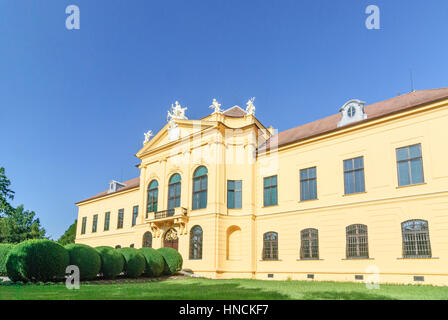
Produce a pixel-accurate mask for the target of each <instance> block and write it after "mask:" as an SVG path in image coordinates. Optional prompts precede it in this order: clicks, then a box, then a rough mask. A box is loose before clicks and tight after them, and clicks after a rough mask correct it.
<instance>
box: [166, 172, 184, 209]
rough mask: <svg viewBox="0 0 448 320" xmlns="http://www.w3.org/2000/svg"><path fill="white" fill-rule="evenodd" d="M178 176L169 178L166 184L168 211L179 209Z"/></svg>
mask: <svg viewBox="0 0 448 320" xmlns="http://www.w3.org/2000/svg"><path fill="white" fill-rule="evenodd" d="M180 181H181V178H180V174H178V173H175V174H173V175H172V176H171V178H170V181H169V184H168V209H174V208H177V207H180Z"/></svg>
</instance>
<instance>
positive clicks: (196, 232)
mask: <svg viewBox="0 0 448 320" xmlns="http://www.w3.org/2000/svg"><path fill="white" fill-rule="evenodd" d="M190 259H192V260H199V259H202V228H201V227H200V226H194V227H193V228H191V230H190Z"/></svg>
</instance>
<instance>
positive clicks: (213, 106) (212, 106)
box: [209, 98, 222, 113]
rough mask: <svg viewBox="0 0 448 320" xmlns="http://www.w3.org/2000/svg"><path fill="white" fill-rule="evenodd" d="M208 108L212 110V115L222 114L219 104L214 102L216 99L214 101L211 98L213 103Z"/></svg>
mask: <svg viewBox="0 0 448 320" xmlns="http://www.w3.org/2000/svg"><path fill="white" fill-rule="evenodd" d="M209 108H210V109H213V110H214V111H213V113H222V110H221V104H219V102H218V101H216V99H214V98H213V102H212V104H211V106H210V107H209Z"/></svg>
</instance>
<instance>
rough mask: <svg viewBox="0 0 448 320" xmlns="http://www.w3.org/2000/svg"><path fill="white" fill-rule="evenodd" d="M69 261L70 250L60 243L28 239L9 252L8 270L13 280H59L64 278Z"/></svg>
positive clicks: (9, 276)
mask: <svg viewBox="0 0 448 320" xmlns="http://www.w3.org/2000/svg"><path fill="white" fill-rule="evenodd" d="M68 263H69V255H68V252H67V250H66V249H65V248H64V247H63V246H61V245H60V244H59V243H57V242H54V241H50V240H44V239H41V240H26V241H23V242H21V243H19V244H18V245H16V246H15V247H14V248H13V249H12V250H11V251H10V252H9V254H8V258H7V259H6V270H7V274H8V278H9V279H11V280H12V281H50V280H51V281H57V280H61V279H64V276H65V269H66V268H67V266H68Z"/></svg>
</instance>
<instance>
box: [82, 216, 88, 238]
mask: <svg viewBox="0 0 448 320" xmlns="http://www.w3.org/2000/svg"><path fill="white" fill-rule="evenodd" d="M86 224H87V217H83V218H82V225H81V234H86Z"/></svg>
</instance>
